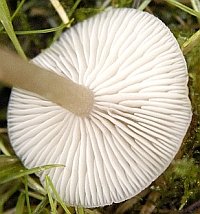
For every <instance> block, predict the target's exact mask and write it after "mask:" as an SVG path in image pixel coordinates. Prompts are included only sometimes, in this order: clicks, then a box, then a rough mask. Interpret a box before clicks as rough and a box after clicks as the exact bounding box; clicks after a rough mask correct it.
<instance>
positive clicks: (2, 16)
mask: <svg viewBox="0 0 200 214" xmlns="http://www.w3.org/2000/svg"><path fill="white" fill-rule="evenodd" d="M0 21H1V22H2V25H3V26H4V28H5V30H6V32H7V34H8V36H9V38H10V39H11V41H12V43H13V45H14V47H15V49H16V51H17V52H18V54H19V55H20V56H21V57H22V58H24V59H26V55H25V53H24V51H23V49H22V47H21V45H20V43H19V41H18V39H17V37H16V35H15V32H14V29H13V25H12V20H11V16H10V11H9V9H8V5H7V3H6V0H1V1H0Z"/></svg>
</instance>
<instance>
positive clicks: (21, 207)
mask: <svg viewBox="0 0 200 214" xmlns="http://www.w3.org/2000/svg"><path fill="white" fill-rule="evenodd" d="M24 203H25V194H24V193H21V194H20V195H19V197H18V200H17V205H16V214H22V213H24Z"/></svg>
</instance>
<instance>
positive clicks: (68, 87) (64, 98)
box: [0, 50, 93, 116]
mask: <svg viewBox="0 0 200 214" xmlns="http://www.w3.org/2000/svg"><path fill="white" fill-rule="evenodd" d="M0 65H1V66H0V82H2V83H3V84H5V85H7V86H11V87H16V88H21V89H24V90H27V91H30V92H33V93H34V94H37V95H40V96H41V97H40V98H46V99H47V100H50V101H52V102H54V103H56V104H58V105H60V106H62V107H63V108H66V109H67V110H69V111H71V112H73V113H74V114H76V115H78V116H87V115H88V114H89V113H90V111H91V109H92V107H93V93H92V92H91V91H90V90H89V89H88V88H86V87H84V86H82V85H78V84H76V83H74V82H73V81H72V80H70V79H68V78H67V77H62V76H59V75H57V74H55V73H54V72H50V71H48V70H46V69H44V68H40V67H38V66H36V65H34V64H31V63H28V62H26V61H23V60H22V59H21V58H20V57H18V56H15V55H14V54H11V53H10V52H8V51H4V50H0ZM34 94H33V95H34Z"/></svg>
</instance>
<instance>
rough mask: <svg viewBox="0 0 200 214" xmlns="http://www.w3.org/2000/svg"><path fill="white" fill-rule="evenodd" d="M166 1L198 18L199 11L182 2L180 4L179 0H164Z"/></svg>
mask: <svg viewBox="0 0 200 214" xmlns="http://www.w3.org/2000/svg"><path fill="white" fill-rule="evenodd" d="M165 1H166V2H168V3H169V4H171V5H173V6H175V7H178V8H179V9H181V10H183V11H185V12H187V13H189V14H191V15H193V16H196V17H197V18H200V12H198V11H195V10H193V9H192V8H190V7H187V6H185V5H184V4H181V3H180V2H178V1H176V0H165Z"/></svg>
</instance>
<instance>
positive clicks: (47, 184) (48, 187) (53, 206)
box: [45, 176, 56, 214]
mask: <svg viewBox="0 0 200 214" xmlns="http://www.w3.org/2000/svg"><path fill="white" fill-rule="evenodd" d="M45 183H46V189H47V194H48V198H49V203H50V206H51V211H52V213H53V214H56V207H55V204H54V202H53V198H52V196H51V190H50V185H49V180H48V176H46V177H45Z"/></svg>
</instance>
